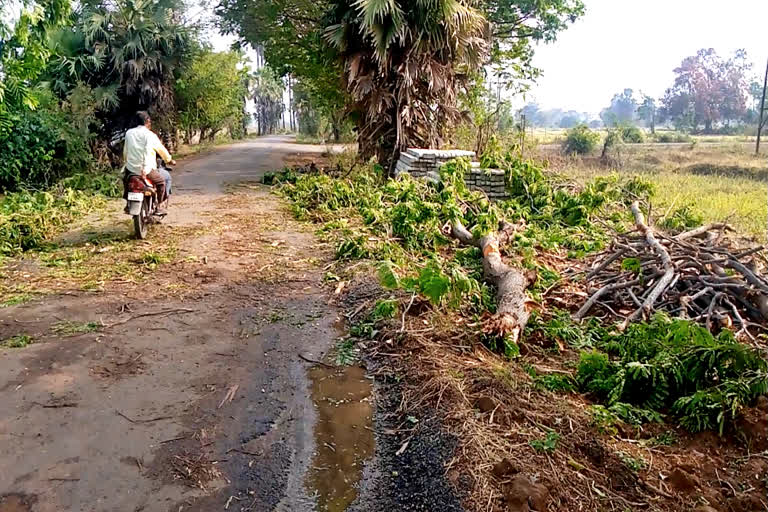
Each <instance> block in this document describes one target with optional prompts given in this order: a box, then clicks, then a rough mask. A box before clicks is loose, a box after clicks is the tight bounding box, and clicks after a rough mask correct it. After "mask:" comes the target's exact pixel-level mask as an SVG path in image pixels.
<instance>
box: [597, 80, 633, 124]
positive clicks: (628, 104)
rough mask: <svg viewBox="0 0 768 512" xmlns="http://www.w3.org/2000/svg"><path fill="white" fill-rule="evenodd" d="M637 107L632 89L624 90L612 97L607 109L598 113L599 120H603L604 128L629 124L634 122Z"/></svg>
mask: <svg viewBox="0 0 768 512" xmlns="http://www.w3.org/2000/svg"><path fill="white" fill-rule="evenodd" d="M637 107H638V105H637V100H636V99H635V91H633V90H632V89H624V90H623V91H622V92H620V93H618V94H615V95H614V96H613V99H611V104H610V106H609V107H608V108H606V109H603V111H602V112H600V119H602V120H603V123H604V124H605V125H606V126H611V125H615V124H631V123H632V122H634V120H635V112H636V111H637Z"/></svg>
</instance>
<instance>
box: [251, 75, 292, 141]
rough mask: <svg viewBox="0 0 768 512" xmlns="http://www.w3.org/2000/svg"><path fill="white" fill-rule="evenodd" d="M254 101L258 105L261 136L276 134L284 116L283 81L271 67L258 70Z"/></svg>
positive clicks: (258, 124) (257, 120)
mask: <svg viewBox="0 0 768 512" xmlns="http://www.w3.org/2000/svg"><path fill="white" fill-rule="evenodd" d="M253 82H254V88H253V101H254V102H255V104H256V114H255V117H256V124H257V127H258V133H259V135H266V134H268V133H274V132H275V131H276V130H277V128H278V127H279V124H280V119H281V118H282V116H283V111H284V110H285V109H284V105H283V91H284V87H283V81H282V80H281V79H280V75H279V74H278V73H277V72H276V71H275V70H273V69H272V68H271V67H269V66H265V67H263V68H261V69H259V70H257V71H256V72H255V73H254V75H253Z"/></svg>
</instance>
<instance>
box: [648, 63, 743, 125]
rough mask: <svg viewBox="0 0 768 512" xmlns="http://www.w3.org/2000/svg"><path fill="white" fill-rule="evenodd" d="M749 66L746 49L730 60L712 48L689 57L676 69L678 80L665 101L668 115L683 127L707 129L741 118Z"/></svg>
mask: <svg viewBox="0 0 768 512" xmlns="http://www.w3.org/2000/svg"><path fill="white" fill-rule="evenodd" d="M750 68H751V64H750V63H749V61H748V60H747V55H746V52H745V51H744V50H739V51H737V52H736V53H735V54H734V55H733V56H732V57H731V58H729V59H723V58H721V57H720V56H718V55H717V53H716V52H715V50H713V49H711V48H710V49H703V50H699V51H698V53H697V54H696V55H693V56H691V57H686V58H685V59H683V62H682V63H681V64H680V66H679V67H678V68H676V69H675V75H676V77H675V82H674V84H673V85H672V87H671V88H669V89H667V91H666V93H665V95H664V98H663V100H662V102H663V105H664V113H665V116H666V117H668V118H669V119H671V120H672V121H673V122H675V125H676V126H678V127H680V128H683V129H688V130H693V131H696V130H698V129H699V128H700V127H703V129H704V131H705V132H712V131H713V129H714V127H715V126H716V125H718V124H722V125H725V126H727V125H728V124H729V123H730V122H732V121H735V120H738V119H742V118H743V117H744V115H745V114H746V112H747V94H748V81H747V76H748V72H749V70H750Z"/></svg>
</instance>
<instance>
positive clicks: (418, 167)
mask: <svg viewBox="0 0 768 512" xmlns="http://www.w3.org/2000/svg"><path fill="white" fill-rule="evenodd" d="M460 157H468V158H470V159H471V160H474V159H475V152H474V151H461V150H449V151H445V150H438V149H417V148H410V149H408V150H407V151H404V152H403V153H401V154H400V160H398V162H397V165H396V166H395V174H396V175H400V174H402V173H408V174H410V175H411V176H413V177H414V178H426V179H429V180H432V181H440V166H442V165H443V164H444V163H446V162H448V161H450V160H453V159H455V158H460ZM465 180H466V183H467V186H468V187H469V188H470V189H472V190H481V191H483V192H485V193H486V194H487V195H488V197H489V198H491V199H497V200H498V199H504V198H506V197H507V193H506V187H505V180H504V171H501V170H499V169H480V163H479V162H475V161H473V162H472V169H471V170H470V172H469V174H467V175H466V176H465Z"/></svg>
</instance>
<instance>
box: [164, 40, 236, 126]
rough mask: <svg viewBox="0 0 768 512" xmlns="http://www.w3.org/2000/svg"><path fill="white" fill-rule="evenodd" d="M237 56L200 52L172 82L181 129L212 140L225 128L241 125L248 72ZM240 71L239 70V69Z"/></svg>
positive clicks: (229, 53)
mask: <svg viewBox="0 0 768 512" xmlns="http://www.w3.org/2000/svg"><path fill="white" fill-rule="evenodd" d="M242 60H243V59H242V56H241V55H240V54H239V53H237V52H219V53H216V52H212V51H209V50H203V51H201V52H200V53H199V54H198V55H196V56H195V58H194V59H193V60H192V61H191V62H190V63H189V64H187V66H186V67H185V68H184V70H183V71H182V73H181V76H180V77H179V78H178V79H177V80H176V82H175V91H176V99H177V106H178V109H179V121H180V124H181V128H182V129H183V130H184V131H185V132H187V134H191V133H195V132H200V134H201V135H200V137H201V139H212V138H213V136H214V135H215V134H216V132H218V131H219V130H221V129H222V128H225V127H230V128H234V127H237V126H238V125H240V123H241V122H242V118H243V110H244V107H245V97H246V96H247V95H248V91H247V88H246V85H247V68H242V64H243V62H242ZM238 67H241V69H238Z"/></svg>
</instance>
